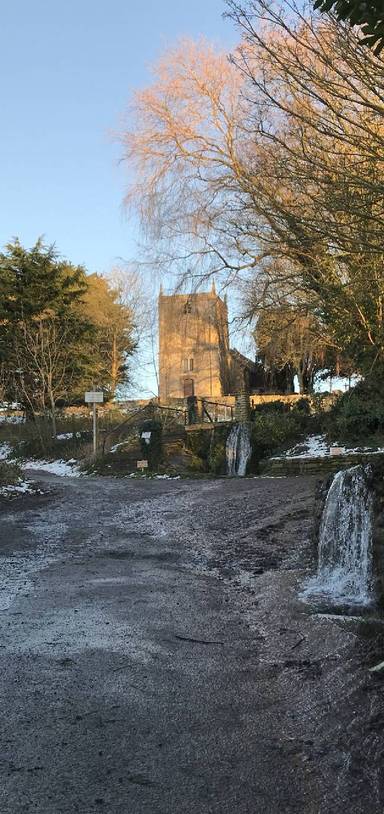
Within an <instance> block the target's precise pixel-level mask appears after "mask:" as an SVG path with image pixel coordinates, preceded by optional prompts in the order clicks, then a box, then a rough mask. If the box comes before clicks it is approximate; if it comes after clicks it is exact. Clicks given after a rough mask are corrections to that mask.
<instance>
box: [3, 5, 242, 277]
mask: <svg viewBox="0 0 384 814" xmlns="http://www.w3.org/2000/svg"><path fill="white" fill-rule="evenodd" d="M224 8H225V6H224V2H223V0H187V2H185V0H181V2H176V0H145V2H138V0H130V2H129V0H108V2H101V0H13V2H7V3H5V4H3V8H2V15H1V18H2V19H1V27H2V38H1V40H2V41H1V49H0V101H1V127H0V145H1V153H0V156H1V158H0V184H1V190H2V203H1V217H0V245H1V246H3V245H4V243H6V242H7V241H8V240H9V239H10V238H11V237H12V236H15V235H17V236H18V237H19V238H20V240H21V241H22V243H24V244H25V245H26V246H30V245H32V244H33V243H34V241H35V240H36V238H37V237H38V236H39V235H40V234H44V235H45V239H46V241H47V242H49V243H50V242H55V243H56V245H57V248H58V250H59V251H60V253H61V254H63V255H64V256H66V257H67V258H68V259H69V260H71V261H72V262H74V263H83V264H84V265H85V266H86V267H87V268H88V270H89V271H90V272H93V271H100V272H107V271H108V270H109V269H110V268H111V266H112V265H113V264H114V263H115V262H116V260H117V259H118V258H119V257H123V258H125V259H130V258H131V257H133V256H134V255H135V252H136V245H135V243H136V239H137V237H138V234H137V230H136V229H135V225H134V224H132V223H129V221H127V218H126V216H125V215H124V213H123V211H122V207H121V201H122V198H123V194H124V169H123V167H122V166H121V165H120V166H119V165H118V157H119V147H118V145H116V144H114V143H113V141H112V136H111V133H112V132H113V131H114V130H115V131H116V130H118V128H119V122H120V117H121V115H122V114H123V112H124V109H125V108H126V106H127V103H128V101H129V97H130V93H131V92H132V90H133V89H134V88H136V87H140V86H143V85H145V84H146V83H147V82H148V79H149V71H148V67H149V65H150V63H151V62H153V61H154V60H155V59H156V57H157V56H158V55H159V54H160V53H161V51H162V50H164V48H165V47H166V46H167V45H170V44H171V43H172V42H174V40H175V39H176V38H178V37H179V36H183V35H189V36H198V35H200V34H203V35H205V36H206V37H207V38H209V39H212V40H214V41H215V42H217V43H219V44H223V45H224V46H225V47H227V48H228V49H229V48H231V46H232V45H233V43H234V42H235V38H236V33H235V31H234V29H233V27H232V25H231V23H230V21H228V20H226V21H223V19H222V13H223V11H224Z"/></svg>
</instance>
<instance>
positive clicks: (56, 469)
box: [20, 458, 81, 478]
mask: <svg viewBox="0 0 384 814" xmlns="http://www.w3.org/2000/svg"><path fill="white" fill-rule="evenodd" d="M20 464H21V467H22V469H38V470H40V471H42V472H49V473H50V474H51V475H61V476H63V477H70V478H79V477H80V475H81V472H80V469H79V467H78V466H77V462H76V461H75V459H74V458H71V459H70V460H69V461H62V460H58V461H43V460H42V461H39V460H34V459H33V460H30V461H21V462H20Z"/></svg>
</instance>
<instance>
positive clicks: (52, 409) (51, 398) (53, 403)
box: [49, 390, 57, 438]
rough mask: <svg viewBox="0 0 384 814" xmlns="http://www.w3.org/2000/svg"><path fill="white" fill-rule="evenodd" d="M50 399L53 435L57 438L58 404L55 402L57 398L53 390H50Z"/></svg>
mask: <svg viewBox="0 0 384 814" xmlns="http://www.w3.org/2000/svg"><path fill="white" fill-rule="evenodd" d="M49 401H50V403H51V419H52V435H53V437H54V438H56V435H57V426H56V404H55V399H54V397H53V393H52V390H50V391H49Z"/></svg>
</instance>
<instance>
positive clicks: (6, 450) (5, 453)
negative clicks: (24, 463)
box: [0, 441, 12, 461]
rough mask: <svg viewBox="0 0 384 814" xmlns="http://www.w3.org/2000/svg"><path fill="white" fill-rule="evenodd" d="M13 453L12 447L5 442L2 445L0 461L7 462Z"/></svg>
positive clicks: (0, 444)
mask: <svg viewBox="0 0 384 814" xmlns="http://www.w3.org/2000/svg"><path fill="white" fill-rule="evenodd" d="M11 452H12V447H11V445H10V444H7V443H6V442H5V441H4V442H2V443H0V461H6V460H7V459H8V458H9V456H10V454H11Z"/></svg>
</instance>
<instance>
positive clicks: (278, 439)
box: [249, 412, 311, 472]
mask: <svg viewBox="0 0 384 814" xmlns="http://www.w3.org/2000/svg"><path fill="white" fill-rule="evenodd" d="M310 421H311V419H309V418H308V417H307V416H306V415H304V414H300V413H298V412H296V413H289V414H285V415H282V414H281V413H275V414H274V415H273V414H271V415H255V416H254V419H253V421H252V436H251V443H252V457H251V460H250V463H249V471H250V472H257V471H258V465H259V462H260V460H262V459H263V458H267V457H268V456H269V455H272V454H273V453H278V452H279V451H280V450H282V449H284V448H285V447H286V446H287V445H291V444H294V443H296V442H297V441H299V439H300V437H301V436H302V435H303V434H304V433H305V432H307V431H308V429H309V427H310V423H309V422H310Z"/></svg>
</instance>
